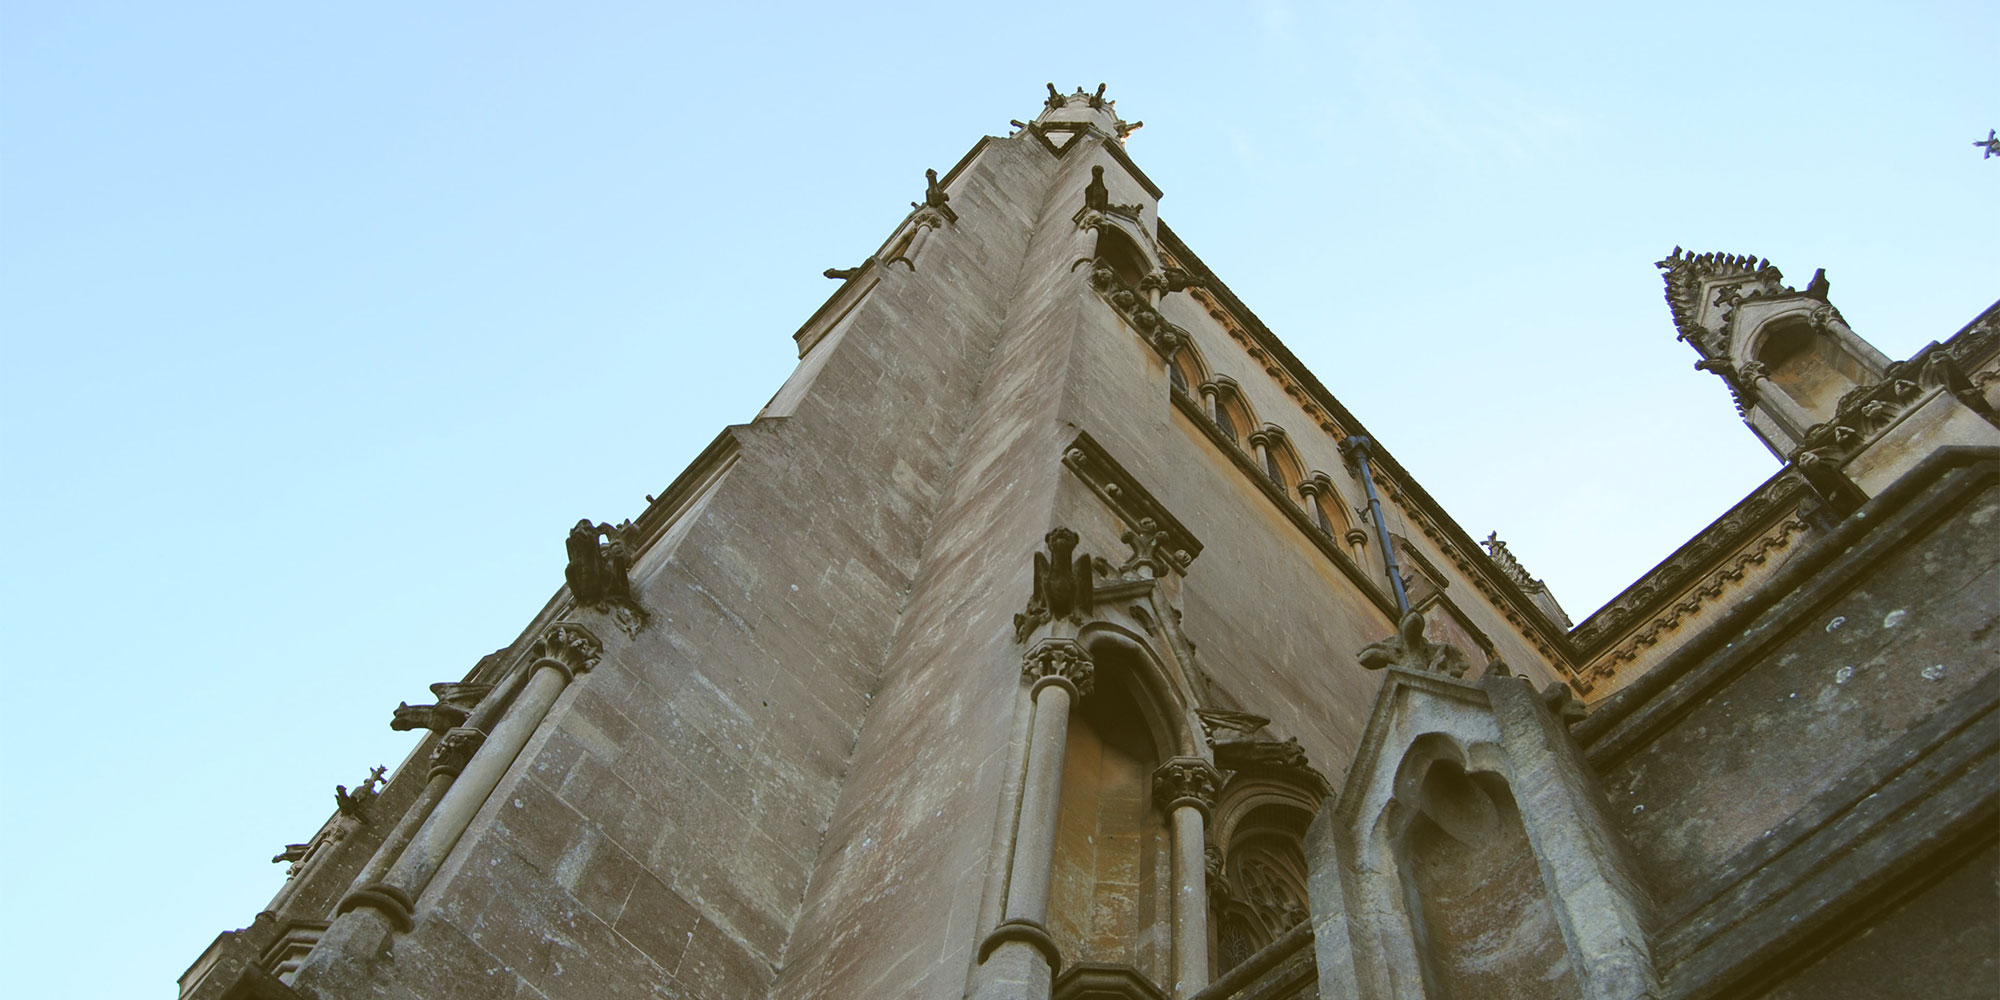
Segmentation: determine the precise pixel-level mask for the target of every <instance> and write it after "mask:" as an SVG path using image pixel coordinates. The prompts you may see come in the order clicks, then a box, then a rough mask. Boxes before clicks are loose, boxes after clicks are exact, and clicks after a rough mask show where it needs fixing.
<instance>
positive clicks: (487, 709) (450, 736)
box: [348, 665, 533, 892]
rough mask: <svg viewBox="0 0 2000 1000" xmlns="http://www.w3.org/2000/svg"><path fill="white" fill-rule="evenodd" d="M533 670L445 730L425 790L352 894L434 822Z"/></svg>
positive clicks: (514, 676) (511, 679) (518, 673)
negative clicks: (440, 805)
mask: <svg viewBox="0 0 2000 1000" xmlns="http://www.w3.org/2000/svg"><path fill="white" fill-rule="evenodd" d="M532 669H533V668H532V665H529V667H528V669H522V670H515V671H513V672H512V673H510V674H508V675H507V677H506V678H505V679H504V680H502V681H501V682H500V683H499V684H498V685H496V686H494V687H493V689H492V690H491V691H489V692H487V693H486V696H485V697H483V698H481V699H480V700H479V703H478V704H477V705H475V706H474V707H473V709H472V713H471V714H470V715H469V716H467V717H466V719H465V723H464V724H463V725H460V726H455V727H453V728H451V729H448V730H445V732H444V733H443V734H442V735H441V736H440V737H439V739H438V741H437V745H436V746H433V747H432V748H431V766H430V771H429V772H428V773H427V774H426V775H425V777H424V788H423V790H422V791H420V792H418V793H417V800H416V801H415V802H413V803H411V804H410V808H408V809H406V810H404V811H403V818H402V819H400V820H398V821H397V822H396V826H395V827H394V828H393V829H391V830H390V831H389V832H388V834H387V835H385V836H384V837H383V838H382V846H381V847H379V848H377V849H376V851H375V855H374V856H373V857H371V858H369V859H368V863H367V864H366V865H364V866H363V867H362V869H361V872H360V874H358V875H356V876H354V881H353V882H352V883H351V884H349V886H348V892H353V891H354V890H356V889H359V888H361V887H363V886H366V885H371V884H373V883H376V882H380V881H381V880H382V877H383V876H384V875H387V874H388V872H389V866H391V865H393V864H395V863H396V859H397V858H399V857H401V856H402V853H403V848H404V847H407V846H408V845H409V843H410V840H411V838H413V837H415V836H416V835H417V830H418V829H419V828H421V827H422V826H423V823H424V821H425V820H427V819H429V818H430V815H431V810H433V809H436V808H437V804H438V801H439V800H440V799H442V798H444V793H445V792H446V791H447V790H449V789H450V788H451V782H452V779H454V778H456V777H458V774H459V772H461V771H463V770H465V765H466V764H467V763H468V762H470V761H471V760H472V755H473V753H475V752H476V751H478V749H479V747H480V745H481V744H482V743H485V742H486V733H487V731H488V730H490V729H492V728H493V722H494V720H495V719H497V718H498V717H499V716H500V713H502V712H504V711H506V710H507V706H508V705H509V704H512V702H513V699H514V695H515V693H516V692H518V691H519V690H520V689H521V684H522V683H523V682H524V681H525V680H526V679H527V677H528V674H529V672H530V671H531V670H532Z"/></svg>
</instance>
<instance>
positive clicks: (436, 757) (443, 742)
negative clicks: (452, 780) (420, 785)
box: [427, 728, 486, 778]
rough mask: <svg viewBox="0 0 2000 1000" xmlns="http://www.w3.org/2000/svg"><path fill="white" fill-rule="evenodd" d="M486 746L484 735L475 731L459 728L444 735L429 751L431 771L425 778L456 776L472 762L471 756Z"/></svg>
mask: <svg viewBox="0 0 2000 1000" xmlns="http://www.w3.org/2000/svg"><path fill="white" fill-rule="evenodd" d="M485 745H486V734H485V733H482V732H480V731H479V730H477V729H469V728H459V729H453V730H451V731H450V732H447V733H445V734H444V736H443V737H442V738H440V739H439V740H438V743H437V746H436V747H433V748H432V749H431V769H430V773H429V775H427V777H431V778H435V777H437V776H438V775H441V774H443V775H452V776H456V775H457V774H458V773H459V772H461V771H463V770H465V765H466V764H468V763H470V762H471V761H472V755H473V754H476V753H478V752H479V748H480V747H482V746H485Z"/></svg>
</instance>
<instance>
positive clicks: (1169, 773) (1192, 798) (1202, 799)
mask: <svg viewBox="0 0 2000 1000" xmlns="http://www.w3.org/2000/svg"><path fill="white" fill-rule="evenodd" d="M1221 788H1222V775H1221V774H1219V773H1217V772H1216V770H1215V765H1213V764H1210V763H1209V762H1208V761H1205V760H1203V759H1201V758H1200V757H1175V758H1173V759H1171V760H1169V761H1167V762H1166V763H1164V764H1161V765H1160V767H1159V770H1157V771H1154V772H1153V801H1154V802H1155V803H1157V804H1158V805H1159V807H1160V811H1161V812H1164V813H1166V814H1167V815H1168V816H1172V815H1173V813H1174V810H1176V809H1179V808H1180V807H1182V806H1193V807H1195V808H1196V809H1199V810H1201V815H1202V818H1203V819H1207V818H1208V817H1209V815H1210V814H1212V813H1213V812H1214V810H1215V795H1216V792H1217V791H1219V790H1220V789H1221Z"/></svg>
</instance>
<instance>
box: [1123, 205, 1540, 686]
mask: <svg viewBox="0 0 2000 1000" xmlns="http://www.w3.org/2000/svg"><path fill="white" fill-rule="evenodd" d="M1160 243H1161V246H1162V247H1163V248H1164V249H1165V251H1166V253H1167V254H1168V255H1169V256H1171V257H1173V258H1174V259H1175V260H1177V261H1178V262H1180V266H1181V267H1182V268H1183V269H1184V270H1187V271H1189V272H1192V273H1194V274H1196V275H1198V276H1199V277H1201V278H1202V289H1203V291H1205V293H1206V294H1207V296H1208V297H1210V298H1212V299H1214V300H1215V301H1216V303H1217V304H1218V305H1220V306H1221V307H1222V308H1223V309H1224V310H1225V311H1226V312H1227V313H1228V315H1229V317H1230V319H1233V320H1234V321H1235V324H1236V325H1237V327H1240V329H1241V332H1242V334H1243V336H1245V337H1247V338H1248V339H1249V343H1248V344H1247V346H1248V347H1251V348H1254V349H1255V351H1254V352H1253V353H1252V357H1253V358H1255V359H1256V360H1258V361H1260V362H1262V363H1263V364H1264V365H1265V370H1266V371H1267V372H1271V373H1272V375H1273V377H1274V378H1277V379H1279V380H1280V384H1281V386H1282V387H1283V388H1284V390H1285V393H1286V394H1287V395H1289V396H1291V397H1292V398H1293V399H1295V400H1297V401H1298V402H1299V404H1300V407H1301V409H1304V410H1305V411H1306V414H1307V416H1308V417H1311V418H1312V419H1313V421H1314V422H1315V423H1316V424H1318V425H1319V427H1320V429H1321V430H1323V431H1325V432H1327V433H1328V434H1329V435H1332V436H1334V437H1336V438H1338V437H1342V436H1346V435H1355V434H1359V435H1364V436H1366V437H1368V438H1370V439H1371V440H1373V441H1374V442H1375V448H1374V450H1373V451H1372V453H1371V461H1372V462H1373V463H1374V465H1375V469H1376V474H1377V481H1378V482H1380V483H1384V484H1386V485H1388V486H1389V487H1390V490H1389V492H1390V494H1391V496H1392V497H1394V498H1395V499H1396V503H1397V506H1398V507H1401V508H1403V510H1404V511H1405V512H1406V513H1409V514H1410V515H1411V516H1412V518H1413V520H1415V521H1416V523H1417V526H1418V530H1420V531H1422V532H1423V534H1424V536H1425V537H1426V538H1429V539H1430V540H1431V541H1432V542H1434V543H1436V544H1437V545H1438V547H1439V548H1440V549H1441V550H1443V552H1444V553H1445V556H1446V558H1447V559H1449V560H1450V561H1451V562H1452V564H1453V565H1454V566H1456V567H1457V568H1458V569H1459V571H1460V572H1461V573H1464V574H1465V575H1466V576H1467V577H1468V578H1469V579H1471V580H1472V582H1473V587H1474V589H1476V590H1478V591H1479V592H1480V594H1481V596H1483V597H1484V598H1485V599H1486V600H1487V602H1488V603H1489V604H1491V605H1492V606H1493V607H1494V610H1496V611H1499V612H1500V614H1501V616H1502V617H1504V618H1506V619H1507V622H1508V624H1510V625H1512V626H1514V628H1515V630H1516V631H1517V632H1519V633H1520V634H1521V636H1522V637H1523V638H1525V639H1527V640H1528V641H1529V642H1530V643H1532V644H1534V646H1535V647H1536V649H1537V650H1539V651H1540V652H1541V653H1542V655H1544V656H1546V657H1548V658H1549V661H1550V663H1551V664H1552V665H1554V666H1556V667H1558V668H1560V669H1564V670H1569V671H1572V672H1573V671H1574V669H1575V667H1574V663H1575V660H1574V658H1573V657H1572V656H1571V653H1570V647H1569V644H1568V642H1567V641H1566V638H1565V635H1564V632H1563V630H1562V628H1561V627H1560V626H1558V625H1557V624H1556V623H1554V622H1552V621H1550V620H1549V617H1548V615H1547V613H1545V612H1543V611H1542V609H1541V608H1540V607H1539V606H1538V605H1536V604H1535V603H1534V601H1532V600H1531V599H1529V597H1528V595H1527V594H1526V593H1525V592H1523V591H1522V590H1521V588H1520V587H1518V586H1516V585H1515V584H1514V582H1513V581H1512V580H1509V579H1507V578H1506V575H1505V574H1504V573H1502V572H1501V571H1500V568H1499V567H1498V566H1497V565H1495V564H1494V563H1493V560H1492V557H1490V556H1488V555H1487V554H1486V552H1485V550H1484V549H1482V548H1480V547H1479V543H1478V542H1475V541H1473V539H1472V536H1471V535H1469V534H1467V533H1466V531H1465V529H1464V528H1462V527H1460V526H1459V524H1458V522H1457V521H1455V520H1453V519H1452V517H1451V515H1450V514H1448V513H1446V512H1445V510H1444V507H1443V505H1441V504H1439V503H1438V502H1437V501H1436V500H1435V499H1433V498H1432V497H1431V495H1430V494H1429V493H1428V492H1426V491H1425V490H1424V488H1423V487H1422V486H1421V485H1419V484H1418V483H1417V480H1416V477H1414V476H1412V475H1410V473H1409V470H1407V469H1405V468H1403V466H1402V464H1401V463H1400V462H1397V461H1396V459H1395V457H1394V456H1393V455H1391V454H1389V452H1388V451H1387V450H1386V449H1384V448H1383V447H1382V445H1381V439H1380V438H1378V437H1376V436H1375V435H1373V434H1371V433H1369V431H1368V429H1367V428H1366V427H1365V426H1363V425H1362V423H1361V421H1360V420H1359V419H1357V418H1356V417H1355V416H1354V414H1353V413H1351V412H1349V411H1348V409H1347V407H1345V406H1343V405H1341V402H1340V400H1338V399H1336V398H1334V395H1333V393H1332V392H1330V391H1328V390H1327V388H1326V386H1324V385H1322V384H1320V381H1319V379H1318V378H1317V377H1316V376H1314V375H1313V373H1312V371H1311V370H1310V369H1308V368H1306V366H1305V365H1304V364H1302V363H1301V362H1300V361H1299V359H1298V358H1297V357H1296V356H1294V355H1293V354H1292V352H1291V350H1290V349H1289V348H1287V347H1286V346H1285V345H1284V343H1283V342H1282V341H1280V340H1279V339H1278V337H1277V335H1276V334H1274V333H1272V332H1271V330H1270V328H1269V327H1266V326H1265V325H1264V323H1263V321H1262V320H1260V319H1258V318H1257V315H1256V314H1255V313H1253V312H1251V311H1250V309H1249V308H1248V307H1246V306H1245V305H1244V304H1243V302H1242V300H1241V299H1238V298H1237V297H1236V294H1235V293H1234V292H1231V291H1230V290H1229V286H1227V285H1225V284H1223V282H1222V279H1220V278H1218V277H1216V276H1215V272H1214V271H1212V270H1210V269H1209V267H1208V265H1207V264H1205V263H1203V262H1202V260H1201V258H1200V257H1198V256H1196V255H1195V253H1194V251H1192V250H1190V249H1188V247H1187V244H1185V243H1183V242H1181V239H1180V237H1179V236H1178V235H1177V234H1175V233H1174V231H1173V229H1172V228H1171V227H1169V226H1168V225H1167V223H1166V222H1165V220H1162V221H1161V222H1160ZM1191 294H1192V292H1191ZM1232 332H1234V328H1232ZM1257 352H1261V354H1260V353H1257ZM1301 516H1303V515H1301ZM1392 617H1393V613H1392Z"/></svg>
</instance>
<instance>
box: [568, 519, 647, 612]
mask: <svg viewBox="0 0 2000 1000" xmlns="http://www.w3.org/2000/svg"><path fill="white" fill-rule="evenodd" d="M629 524H630V522H627V523H626V525H619V526H617V527H613V526H612V525H609V524H592V523H591V522H590V518H587V517H586V518H584V519H583V520H581V521H578V522H576V527H574V528H571V529H569V540H568V541H567V542H566V543H564V547H565V548H567V549H568V550H569V566H567V567H566V568H564V569H563V577H564V578H565V579H567V580H568V581H569V590H570V593H571V594H574V595H576V600H577V603H579V604H596V603H597V602H599V601H602V600H605V599H607V598H623V599H628V600H629V599H630V598H631V596H632V589H631V587H632V585H631V583H630V581H628V580H627V579H626V578H625V573H626V571H627V570H629V569H631V568H632V566H631V560H630V557H629V556H627V554H626V552H625V540H624V537H623V536H624V534H625V531H624V529H625V527H626V526H627V525H629ZM600 538H601V539H603V540H602V541H599V539H600Z"/></svg>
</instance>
